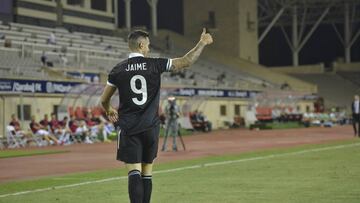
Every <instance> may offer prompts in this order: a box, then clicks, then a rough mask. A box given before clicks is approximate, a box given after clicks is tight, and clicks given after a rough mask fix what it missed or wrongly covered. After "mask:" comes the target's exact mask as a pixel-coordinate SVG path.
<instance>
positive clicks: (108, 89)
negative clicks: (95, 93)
mask: <svg viewBox="0 0 360 203" xmlns="http://www.w3.org/2000/svg"><path fill="white" fill-rule="evenodd" d="M115 91H116V87H113V86H110V85H106V86H105V89H104V92H103V94H102V95H101V106H102V107H103V109H104V110H105V113H106V116H107V117H108V119H109V120H110V121H111V122H113V123H115V122H116V121H117V120H118V113H117V111H116V110H115V109H113V108H112V107H111V106H110V99H111V97H112V96H113V94H114V93H115Z"/></svg>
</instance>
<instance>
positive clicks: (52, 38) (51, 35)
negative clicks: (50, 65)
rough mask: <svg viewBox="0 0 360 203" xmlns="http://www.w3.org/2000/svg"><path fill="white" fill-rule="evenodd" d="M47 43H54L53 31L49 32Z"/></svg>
mask: <svg viewBox="0 0 360 203" xmlns="http://www.w3.org/2000/svg"><path fill="white" fill-rule="evenodd" d="M47 43H48V44H52V45H56V36H55V32H54V31H53V32H52V33H50V35H49V38H48V40H47Z"/></svg>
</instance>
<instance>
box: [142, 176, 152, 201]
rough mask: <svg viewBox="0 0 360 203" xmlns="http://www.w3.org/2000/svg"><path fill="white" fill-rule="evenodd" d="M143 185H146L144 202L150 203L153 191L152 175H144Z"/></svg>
mask: <svg viewBox="0 0 360 203" xmlns="http://www.w3.org/2000/svg"><path fill="white" fill-rule="evenodd" d="M142 181H143V186H144V201H143V203H150V199H151V192H152V176H151V175H150V176H147V175H143V176H142Z"/></svg>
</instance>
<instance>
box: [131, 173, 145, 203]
mask: <svg viewBox="0 0 360 203" xmlns="http://www.w3.org/2000/svg"><path fill="white" fill-rule="evenodd" d="M128 176H129V184H128V186H129V188H128V189H129V197H130V202H131V203H142V202H143V197H144V187H143V180H142V178H141V173H140V171H138V170H132V171H130V172H129V174H128Z"/></svg>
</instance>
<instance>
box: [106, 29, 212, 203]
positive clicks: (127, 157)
mask: <svg viewBox="0 0 360 203" xmlns="http://www.w3.org/2000/svg"><path fill="white" fill-rule="evenodd" d="M212 42H213V39H212V36H211V35H210V34H209V33H206V30H205V29H203V32H202V34H201V36H200V40H199V42H198V43H197V44H196V46H195V47H194V48H193V49H191V50H190V51H189V52H188V53H187V54H185V55H184V56H183V57H180V58H174V59H165V58H148V57H147V56H148V54H149V51H150V50H149V45H150V41H149V35H148V33H146V32H144V31H134V32H132V33H130V35H129V37H128V44H129V48H130V51H131V53H130V55H129V58H128V59H126V60H124V61H122V62H120V63H119V64H118V65H116V66H115V67H114V68H113V69H112V71H111V72H110V73H109V76H108V81H107V84H106V86H105V89H104V92H103V94H102V96H101V104H102V107H103V108H104V110H105V112H106V115H107V117H108V118H109V120H110V121H111V122H113V123H115V125H116V127H117V128H118V129H119V130H118V146H117V159H118V160H120V161H123V162H125V165H126V168H127V170H128V190H129V198H130V201H131V203H142V202H144V203H147V202H150V198H151V192H152V167H153V161H154V159H155V158H156V156H157V151H158V141H159V124H160V122H159V118H158V109H159V96H160V83H161V73H163V72H165V71H180V70H182V69H184V68H186V67H189V66H190V65H191V64H193V63H194V62H195V61H196V60H197V59H198V58H199V56H200V54H201V52H202V51H203V49H204V48H205V46H206V45H209V44H211V43H212ZM116 89H118V91H119V98H120V99H119V101H120V102H119V103H120V104H119V109H118V111H116V110H115V109H114V108H113V107H111V106H110V99H111V97H112V96H113V94H114V93H115V91H116Z"/></svg>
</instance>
